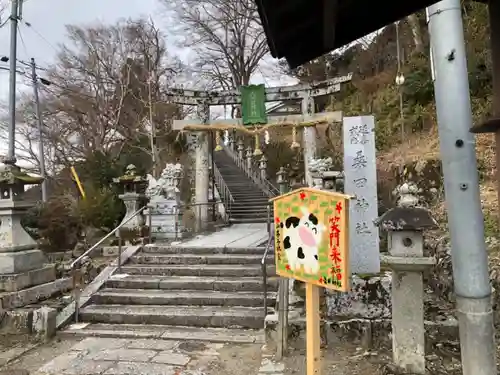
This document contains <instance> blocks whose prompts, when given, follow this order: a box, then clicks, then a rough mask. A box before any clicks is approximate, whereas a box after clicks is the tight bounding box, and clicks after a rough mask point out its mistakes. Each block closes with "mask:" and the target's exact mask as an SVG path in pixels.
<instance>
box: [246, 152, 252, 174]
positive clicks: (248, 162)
mask: <svg viewBox="0 0 500 375" xmlns="http://www.w3.org/2000/svg"><path fill="white" fill-rule="evenodd" d="M246 158H247V168H248V170H249V171H250V172H251V171H252V161H253V159H252V158H253V151H252V147H251V146H248V147H247V149H246Z"/></svg>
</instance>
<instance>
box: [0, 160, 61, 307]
mask: <svg viewBox="0 0 500 375" xmlns="http://www.w3.org/2000/svg"><path fill="white" fill-rule="evenodd" d="M2 167H3V168H2V170H1V171H0V292H3V291H6V292H14V291H18V290H21V289H25V288H27V287H30V286H34V285H39V284H43V283H48V282H51V281H53V280H55V278H56V272H55V267H54V265H45V263H46V261H47V259H46V258H45V255H44V254H43V252H42V251H40V250H39V249H37V244H36V242H35V241H34V240H33V238H31V236H30V235H29V234H28V233H27V232H26V231H25V230H24V228H23V226H22V225H21V218H22V216H23V215H24V213H25V212H26V211H27V210H28V209H30V208H31V207H33V206H34V202H27V201H24V200H23V193H24V185H39V184H40V183H41V182H42V178H40V177H32V176H29V175H28V174H26V173H24V172H21V170H20V168H19V167H18V166H16V165H4V166H2ZM0 308H1V306H0Z"/></svg>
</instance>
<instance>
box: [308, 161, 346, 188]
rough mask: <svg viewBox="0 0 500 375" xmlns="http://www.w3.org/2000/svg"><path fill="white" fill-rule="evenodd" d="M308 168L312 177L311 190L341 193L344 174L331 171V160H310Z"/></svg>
mask: <svg viewBox="0 0 500 375" xmlns="http://www.w3.org/2000/svg"><path fill="white" fill-rule="evenodd" d="M308 168H309V173H310V174H311V177H312V181H313V186H312V187H313V188H316V189H321V190H329V191H337V192H343V188H344V184H343V178H344V173H343V172H340V171H334V170H333V160H332V158H326V159H311V160H310V161H309V166H308Z"/></svg>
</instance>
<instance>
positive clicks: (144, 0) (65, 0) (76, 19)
mask: <svg viewBox="0 0 500 375" xmlns="http://www.w3.org/2000/svg"><path fill="white" fill-rule="evenodd" d="M4 3H8V1H4ZM159 10H160V9H159V4H158V3H157V1H156V0H85V1H77V0H25V3H24V6H23V20H24V22H26V23H30V24H31V25H32V26H31V27H28V26H27V25H26V24H25V23H24V22H21V23H20V24H19V38H18V51H17V55H18V58H19V59H21V60H25V61H29V59H30V58H32V57H33V58H35V60H36V62H37V65H40V66H42V67H43V66H47V65H49V64H50V63H52V62H53V61H54V56H55V54H56V48H57V46H58V45H59V44H61V43H64V42H65V25H67V24H89V23H94V22H96V21H99V22H102V23H114V22H116V21H118V20H119V19H120V18H128V17H138V16H141V15H146V16H151V17H153V19H154V21H155V23H157V24H158V25H161V26H163V25H162V19H161V18H160V17H157V18H155V15H158V14H159V13H160V12H159ZM9 12H10V9H9V8H8V7H7V11H6V12H4V14H3V15H2V22H3V21H5V20H6V18H7V16H8V13H9ZM9 49H10V25H9V23H7V25H5V26H4V27H2V28H1V29H0V55H1V56H4V55H8V54H9ZM0 64H2V65H3V66H7V64H8V63H7V64H5V63H1V62H0ZM2 65H0V66H2ZM22 80H23V79H22V78H19V79H18V82H20V81H22ZM19 88H20V89H21V90H22V89H23V87H22V86H21V85H20V87H19ZM24 89H25V88H24ZM7 93H8V72H7V71H5V70H0V100H5V99H6V97H7Z"/></svg>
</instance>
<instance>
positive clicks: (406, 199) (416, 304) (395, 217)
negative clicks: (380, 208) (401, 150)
mask: <svg viewBox="0 0 500 375" xmlns="http://www.w3.org/2000/svg"><path fill="white" fill-rule="evenodd" d="M418 190H419V189H418V187H417V186H416V185H415V184H411V183H404V184H402V185H400V186H399V187H398V188H397V189H396V193H397V195H398V206H397V207H395V208H391V209H390V210H388V211H387V212H386V213H384V214H383V215H382V216H381V217H379V218H378V219H377V220H376V221H375V224H376V225H378V226H379V227H380V228H381V229H382V230H385V231H387V234H388V237H389V238H388V242H389V255H383V256H381V263H382V264H385V265H387V266H389V267H390V268H391V269H392V348H393V360H394V364H395V365H396V366H397V368H398V370H399V371H401V372H404V373H406V372H411V373H414V374H424V373H425V372H426V371H425V329H424V283H423V274H424V271H426V270H428V269H429V268H430V267H432V266H433V265H434V264H435V259H434V258H433V257H426V256H424V232H425V231H426V230H432V229H436V228H437V227H438V224H437V222H436V220H435V219H434V218H433V217H432V215H431V213H430V212H429V210H427V209H426V208H424V207H419V206H418V203H419V199H418V197H417V196H416V194H417V193H418Z"/></svg>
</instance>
